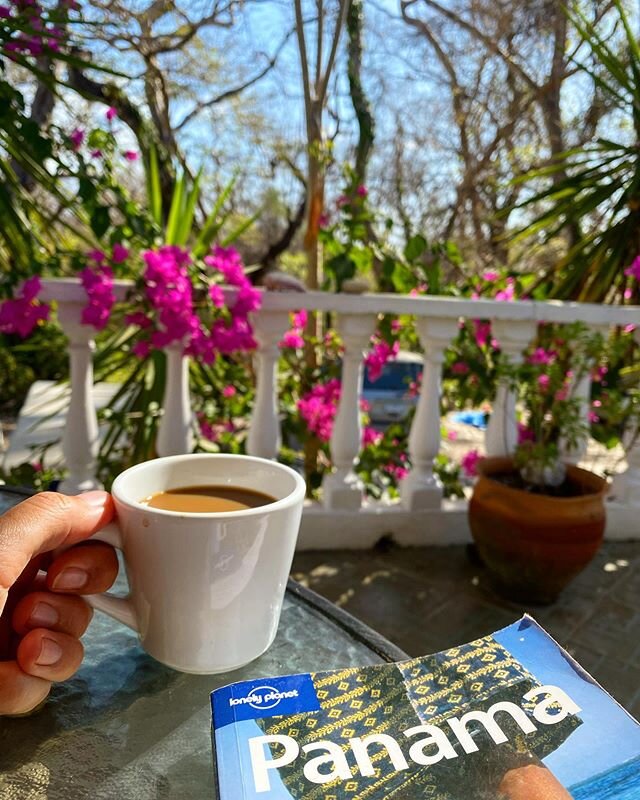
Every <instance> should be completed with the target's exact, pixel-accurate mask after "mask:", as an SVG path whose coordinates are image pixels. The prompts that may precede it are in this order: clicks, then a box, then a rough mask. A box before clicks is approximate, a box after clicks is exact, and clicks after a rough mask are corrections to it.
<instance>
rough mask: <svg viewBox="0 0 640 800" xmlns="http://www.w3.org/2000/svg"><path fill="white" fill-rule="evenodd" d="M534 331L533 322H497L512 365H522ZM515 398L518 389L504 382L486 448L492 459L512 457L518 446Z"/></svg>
mask: <svg viewBox="0 0 640 800" xmlns="http://www.w3.org/2000/svg"><path fill="white" fill-rule="evenodd" d="M535 330H536V326H535V323H534V322H532V321H530V320H512V321H506V320H495V321H494V322H493V334H494V335H495V337H496V338H497V340H498V341H499V343H500V348H501V350H502V356H501V357H502V358H506V359H507V361H508V363H510V364H512V365H513V366H518V365H519V364H521V363H522V361H523V350H524V349H525V348H526V347H527V345H528V344H529V343H530V342H531V340H532V339H533V336H534V334H535ZM516 399H517V390H516V388H515V387H514V386H512V385H511V384H510V381H509V380H508V379H507V378H503V379H501V380H500V381H499V383H498V389H497V391H496V397H495V400H494V402H493V410H492V412H491V417H490V419H489V424H488V426H487V431H486V436H485V449H486V451H487V455H489V456H508V455H511V454H512V453H513V451H514V450H515V448H516V445H517V444H518V419H517V416H516Z"/></svg>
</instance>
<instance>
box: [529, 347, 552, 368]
mask: <svg viewBox="0 0 640 800" xmlns="http://www.w3.org/2000/svg"><path fill="white" fill-rule="evenodd" d="M556 356H557V353H556V351H555V350H545V349H544V347H536V349H535V350H534V351H533V353H532V354H531V355H530V356H529V358H528V359H527V360H528V362H529V363H530V364H541V365H545V364H552V363H553V362H554V361H555V360H556Z"/></svg>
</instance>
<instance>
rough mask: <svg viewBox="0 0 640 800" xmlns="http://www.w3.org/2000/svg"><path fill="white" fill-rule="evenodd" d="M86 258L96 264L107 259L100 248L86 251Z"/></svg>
mask: <svg viewBox="0 0 640 800" xmlns="http://www.w3.org/2000/svg"><path fill="white" fill-rule="evenodd" d="M87 258H88V259H89V260H90V261H95V262H96V264H102V263H104V262H105V261H106V260H107V256H106V255H105V254H104V253H103V252H102V250H89V252H88V253H87Z"/></svg>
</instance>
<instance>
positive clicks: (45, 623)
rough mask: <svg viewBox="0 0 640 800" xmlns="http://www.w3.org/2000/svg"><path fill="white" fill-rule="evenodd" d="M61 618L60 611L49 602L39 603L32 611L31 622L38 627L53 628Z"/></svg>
mask: <svg viewBox="0 0 640 800" xmlns="http://www.w3.org/2000/svg"><path fill="white" fill-rule="evenodd" d="M59 619H60V618H59V616H58V612H57V611H56V610H55V608H54V607H53V606H50V605H49V603H37V604H36V606H35V608H34V609H33V611H32V612H31V616H30V617H29V622H30V623H31V624H32V625H34V626H35V627H36V628H52V627H53V626H54V625H57V623H58V620H59Z"/></svg>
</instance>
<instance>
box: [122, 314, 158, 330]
mask: <svg viewBox="0 0 640 800" xmlns="http://www.w3.org/2000/svg"><path fill="white" fill-rule="evenodd" d="M124 321H125V323H126V324H127V325H135V326H136V328H143V329H144V328H148V327H150V325H151V324H152V322H151V320H150V319H149V317H148V316H147V315H146V314H145V313H144V311H135V312H134V313H133V314H127V315H126V316H125V318H124Z"/></svg>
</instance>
